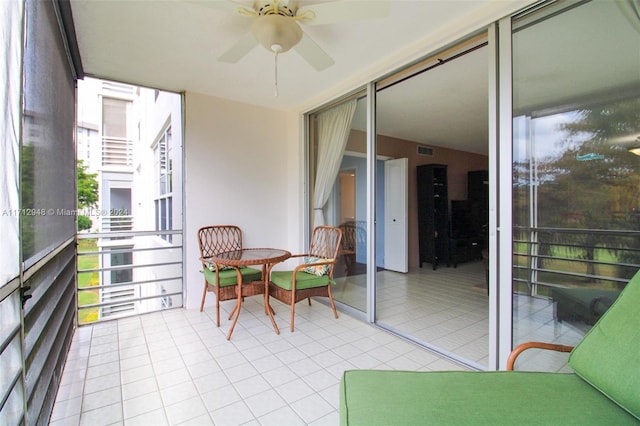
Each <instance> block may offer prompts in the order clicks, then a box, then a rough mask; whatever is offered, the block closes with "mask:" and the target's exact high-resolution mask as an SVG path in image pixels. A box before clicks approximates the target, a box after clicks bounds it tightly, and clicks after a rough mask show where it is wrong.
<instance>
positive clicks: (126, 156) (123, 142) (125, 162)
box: [102, 136, 133, 167]
mask: <svg viewBox="0 0 640 426" xmlns="http://www.w3.org/2000/svg"><path fill="white" fill-rule="evenodd" d="M102 165H103V166H127V167H131V166H133V142H132V141H131V139H124V138H114V137H107V136H103V137H102Z"/></svg>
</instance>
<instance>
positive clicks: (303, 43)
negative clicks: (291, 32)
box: [294, 34, 334, 71]
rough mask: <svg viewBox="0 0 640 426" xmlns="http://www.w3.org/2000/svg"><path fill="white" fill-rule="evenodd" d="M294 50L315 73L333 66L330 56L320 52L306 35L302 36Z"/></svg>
mask: <svg viewBox="0 0 640 426" xmlns="http://www.w3.org/2000/svg"><path fill="white" fill-rule="evenodd" d="M294 49H295V51H296V52H298V54H300V56H302V57H303V58H304V60H305V61H307V62H308V63H309V65H311V66H312V67H313V68H315V69H316V70H317V71H322V70H324V69H327V68H329V67H330V66H331V65H333V64H334V62H333V59H331V56H329V55H328V54H327V52H325V51H324V50H322V48H321V47H320V46H318V44H317V43H316V42H315V41H313V40H312V39H311V37H309V36H308V35H307V34H303V35H302V40H300V43H298V44H297V45H296V46H295V47H294Z"/></svg>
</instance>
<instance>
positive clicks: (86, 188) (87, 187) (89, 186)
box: [78, 160, 98, 209]
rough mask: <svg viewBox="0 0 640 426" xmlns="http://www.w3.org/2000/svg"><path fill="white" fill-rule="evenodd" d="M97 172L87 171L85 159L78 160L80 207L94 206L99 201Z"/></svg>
mask: <svg viewBox="0 0 640 426" xmlns="http://www.w3.org/2000/svg"><path fill="white" fill-rule="evenodd" d="M97 176H98V175H97V173H87V166H85V165H84V161H82V160H78V208H81V209H82V208H87V207H93V206H95V204H96V203H97V202H98V180H97V179H96V177H97Z"/></svg>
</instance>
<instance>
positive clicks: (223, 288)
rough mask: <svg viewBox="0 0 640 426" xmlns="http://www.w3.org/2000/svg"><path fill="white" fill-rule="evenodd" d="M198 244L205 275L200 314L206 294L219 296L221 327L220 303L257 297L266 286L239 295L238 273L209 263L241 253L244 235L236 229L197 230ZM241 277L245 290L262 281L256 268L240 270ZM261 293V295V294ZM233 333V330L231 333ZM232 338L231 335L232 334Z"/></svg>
mask: <svg viewBox="0 0 640 426" xmlns="http://www.w3.org/2000/svg"><path fill="white" fill-rule="evenodd" d="M198 244H199V245H200V260H201V261H202V273H203V274H204V291H203V292H202V303H200V312H202V310H203V309H204V301H205V299H206V297H207V292H213V293H215V295H216V325H217V326H218V327H220V302H223V301H225V300H237V299H238V298H239V297H244V296H247V295H254V294H264V285H263V284H262V283H259V285H258V284H256V285H252V287H255V289H253V290H252V291H251V292H245V291H244V290H243V291H242V292H241V293H240V294H238V291H237V284H238V277H237V271H238V269H235V268H229V269H226V268H224V267H223V266H222V265H216V264H211V263H210V262H207V258H209V257H211V256H213V255H214V254H217V253H222V252H225V251H232V250H241V249H242V231H241V230H240V228H239V227H237V226H234V225H214V226H205V227H202V228H200V229H199V230H198ZM239 271H240V273H241V274H242V283H243V286H244V285H245V284H246V285H251V284H250V283H252V282H253V281H259V280H262V279H263V278H262V271H261V270H259V269H254V268H241V269H239ZM260 289H262V291H260ZM236 309H237V305H236V308H234V310H233V311H231V314H229V319H231V317H232V316H233V314H234V313H235V310H236ZM230 331H232V330H230ZM229 334H231V333H229Z"/></svg>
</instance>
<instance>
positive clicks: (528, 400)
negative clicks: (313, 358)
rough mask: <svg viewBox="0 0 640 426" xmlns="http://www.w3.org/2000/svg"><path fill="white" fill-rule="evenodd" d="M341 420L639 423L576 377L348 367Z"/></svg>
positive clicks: (343, 383) (385, 422)
mask: <svg viewBox="0 0 640 426" xmlns="http://www.w3.org/2000/svg"><path fill="white" fill-rule="evenodd" d="M340 424H341V425H343V426H346V425H366V426H374V425H384V426H389V425H403V426H405V425H425V424H438V425H464V424H467V425H491V426H494V425H552V424H553V425H581V426H584V425H600V426H601V425H614V424H615V425H631V424H633V425H637V420H636V419H634V418H633V417H632V416H631V415H629V414H628V413H627V412H626V411H624V410H621V409H620V408H619V407H618V406H617V405H616V404H615V403H613V402H612V401H611V400H609V399H608V398H605V397H603V396H602V394H601V393H600V392H598V391H597V390H596V389H594V388H593V387H592V386H590V385H589V384H588V383H586V382H585V381H584V380H581V379H580V378H579V377H578V376H577V375H575V374H561V373H538V372H520V371H499V372H470V371H430V372H412V371H388V370H349V371H345V373H344V375H343V377H342V381H341V383H340Z"/></svg>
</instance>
